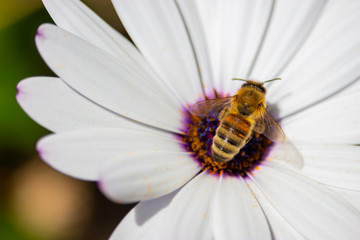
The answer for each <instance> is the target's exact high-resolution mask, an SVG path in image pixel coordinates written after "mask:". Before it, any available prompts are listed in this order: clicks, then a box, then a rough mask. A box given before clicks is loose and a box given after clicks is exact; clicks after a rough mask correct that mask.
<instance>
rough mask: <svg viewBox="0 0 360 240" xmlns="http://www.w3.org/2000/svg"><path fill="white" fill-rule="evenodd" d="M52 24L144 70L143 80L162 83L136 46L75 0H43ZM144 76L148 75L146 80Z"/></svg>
mask: <svg viewBox="0 0 360 240" xmlns="http://www.w3.org/2000/svg"><path fill="white" fill-rule="evenodd" d="M43 2H44V5H45V7H46V9H47V10H48V12H49V13H50V15H51V17H52V18H53V20H54V22H55V23H56V25H58V26H59V27H61V28H62V29H65V30H67V31H69V32H71V33H73V34H75V35H77V36H79V37H81V38H83V39H85V40H86V41H88V42H90V43H92V44H94V45H95V46H97V47H99V48H101V49H103V50H105V51H107V52H108V53H110V54H112V55H114V56H116V57H118V58H120V59H121V60H123V61H127V62H131V63H132V64H134V65H136V66H137V69H141V71H144V78H145V79H147V80H148V81H155V82H157V83H160V84H163V82H162V80H161V79H160V77H159V76H157V75H156V73H155V72H154V70H153V69H152V68H151V66H150V65H149V63H148V62H147V61H146V60H145V58H144V57H143V56H142V55H141V54H140V52H139V51H138V50H137V49H136V47H135V46H134V45H133V44H132V43H131V42H130V41H129V40H127V39H126V38H125V37H124V36H122V35H121V34H119V33H118V32H117V31H116V30H114V29H113V28H112V27H111V26H110V25H109V24H107V23H106V22H105V21H104V20H102V19H101V18H100V17H99V16H98V15H96V14H95V13H94V12H93V11H92V10H91V9H90V8H88V7H87V6H86V5H85V4H83V3H82V2H81V1H79V0H62V1H56V0H43ZM148 76H151V77H150V78H149V77H148Z"/></svg>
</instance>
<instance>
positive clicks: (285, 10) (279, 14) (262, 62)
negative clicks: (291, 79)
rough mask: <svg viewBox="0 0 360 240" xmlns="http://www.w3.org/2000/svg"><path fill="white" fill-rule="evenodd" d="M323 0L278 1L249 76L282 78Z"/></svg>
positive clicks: (263, 78) (316, 17)
mask: <svg viewBox="0 0 360 240" xmlns="http://www.w3.org/2000/svg"><path fill="white" fill-rule="evenodd" d="M325 3H326V0H315V1H314V0H277V1H276V3H275V7H274V11H273V14H272V17H271V21H270V26H269V29H268V30H267V33H266V37H265V40H264V43H263V45H262V47H261V51H260V53H259V55H258V56H257V61H256V63H255V66H254V69H253V71H252V72H251V74H250V75H249V76H248V78H250V79H258V80H260V81H264V80H268V79H272V78H275V77H281V72H282V70H283V69H284V68H285V67H286V66H287V65H288V63H289V62H290V61H291V59H292V58H293V57H294V55H295V54H296V53H297V52H298V50H299V49H300V48H301V47H302V45H303V43H304V41H305V40H306V39H307V37H308V36H309V34H310V32H311V30H312V29H313V28H314V26H315V25H316V23H317V21H318V19H319V17H320V15H321V13H322V10H323V8H324V6H325Z"/></svg>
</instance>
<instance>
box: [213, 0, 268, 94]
mask: <svg viewBox="0 0 360 240" xmlns="http://www.w3.org/2000/svg"><path fill="white" fill-rule="evenodd" d="M272 7H273V1H271V0H265V1H263V0H255V1H246V0H241V1H239V0H231V1H219V5H218V8H219V9H218V12H217V14H218V18H217V21H219V23H218V24H219V27H218V28H217V30H218V31H217V35H216V36H212V37H216V38H217V39H218V40H217V41H216V42H215V40H214V41H213V42H214V44H219V45H220V46H219V47H215V50H216V49H219V54H213V55H212V56H214V57H217V59H212V60H213V62H214V65H215V66H214V67H215V68H218V70H215V72H218V73H219V74H218V76H216V77H218V79H219V80H218V81H220V83H221V86H220V89H221V90H224V91H225V92H226V93H228V92H229V91H230V92H234V91H235V90H237V89H238V87H239V86H240V85H241V83H240V82H238V81H232V80H231V79H232V78H246V77H247V75H248V74H249V70H250V68H251V65H252V62H253V60H254V58H255V56H256V55H257V51H258V50H259V47H260V46H261V42H262V38H263V36H264V34H265V31H266V27H267V24H268V21H269V18H270V16H271V12H272ZM208 27H214V26H208ZM212 47H213V46H210V48H212ZM217 55H218V56H217Z"/></svg>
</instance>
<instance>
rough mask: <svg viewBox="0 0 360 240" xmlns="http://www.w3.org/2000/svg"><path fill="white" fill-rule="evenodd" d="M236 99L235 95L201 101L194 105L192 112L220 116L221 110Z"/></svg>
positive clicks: (203, 115)
mask: <svg viewBox="0 0 360 240" xmlns="http://www.w3.org/2000/svg"><path fill="white" fill-rule="evenodd" d="M234 99H235V98H234V97H224V98H216V99H209V100H205V101H201V102H198V103H195V104H194V105H192V106H191V108H190V112H191V113H192V114H194V115H197V116H199V117H213V118H218V116H219V114H220V113H221V111H222V110H223V109H224V108H226V107H228V106H230V104H231V102H232V101H234Z"/></svg>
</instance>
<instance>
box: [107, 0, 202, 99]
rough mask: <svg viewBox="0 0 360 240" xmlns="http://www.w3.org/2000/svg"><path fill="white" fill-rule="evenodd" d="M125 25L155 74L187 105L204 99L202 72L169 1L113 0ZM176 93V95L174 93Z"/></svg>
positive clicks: (182, 23)
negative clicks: (200, 98)
mask: <svg viewBox="0 0 360 240" xmlns="http://www.w3.org/2000/svg"><path fill="white" fill-rule="evenodd" d="M113 3H114V6H115V9H116V10H117V12H118V14H119V16H120V18H121V21H122V23H123V24H124V26H125V28H126V30H127V31H128V33H129V35H130V36H131V38H132V40H133V41H134V42H135V44H136V46H137V47H138V48H139V50H140V52H141V53H142V54H143V56H144V57H145V58H146V59H147V60H148V61H149V63H150V64H151V66H152V67H153V68H154V69H155V70H156V72H157V73H158V74H159V75H160V76H161V78H162V79H164V80H165V81H166V83H167V85H168V86H169V87H170V88H171V89H173V90H176V92H177V93H178V94H179V97H181V98H182V100H183V101H184V103H193V102H194V101H195V100H198V98H199V97H200V96H201V93H202V90H201V84H200V79H199V71H198V69H197V66H196V62H195V58H194V52H193V49H192V47H191V44H190V41H189V35H188V33H187V31H186V28H185V25H184V22H183V20H182V18H181V15H180V12H179V8H178V7H177V5H176V4H175V2H174V1H167V0H142V1H132V0H113ZM174 92H175V91H174Z"/></svg>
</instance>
